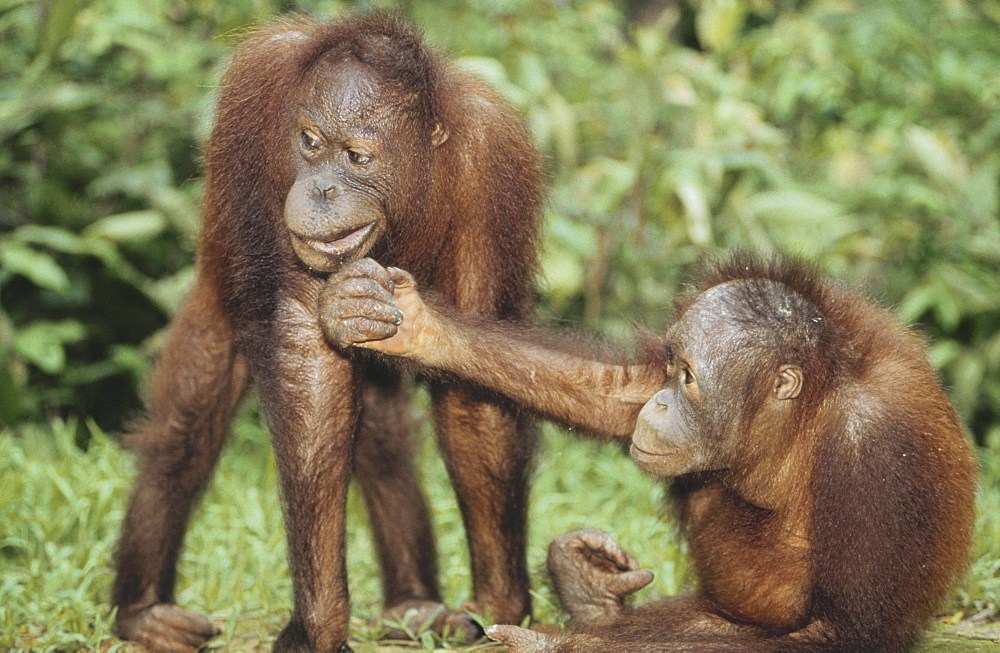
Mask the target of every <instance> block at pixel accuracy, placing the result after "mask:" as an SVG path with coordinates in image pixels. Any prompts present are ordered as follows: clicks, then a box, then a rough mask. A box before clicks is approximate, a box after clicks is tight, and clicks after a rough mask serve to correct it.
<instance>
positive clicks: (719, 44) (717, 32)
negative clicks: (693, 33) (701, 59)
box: [695, 0, 747, 52]
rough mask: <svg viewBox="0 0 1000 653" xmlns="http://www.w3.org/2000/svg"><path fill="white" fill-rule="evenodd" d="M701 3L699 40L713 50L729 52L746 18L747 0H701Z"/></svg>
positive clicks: (697, 21) (697, 24)
mask: <svg viewBox="0 0 1000 653" xmlns="http://www.w3.org/2000/svg"><path fill="white" fill-rule="evenodd" d="M699 4H700V6H699V7H698V16H697V19H696V22H695V25H696V26H697V30H698V41H699V42H701V43H702V44H703V45H704V46H706V47H707V48H709V49H711V50H716V51H719V52H728V51H729V50H731V49H732V48H733V46H734V45H735V42H736V37H737V35H738V34H739V31H740V29H742V27H743V22H744V21H745V20H746V14H747V9H746V2H745V0H701V2H700V3H699Z"/></svg>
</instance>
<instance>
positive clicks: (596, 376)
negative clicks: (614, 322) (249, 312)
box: [320, 259, 664, 440]
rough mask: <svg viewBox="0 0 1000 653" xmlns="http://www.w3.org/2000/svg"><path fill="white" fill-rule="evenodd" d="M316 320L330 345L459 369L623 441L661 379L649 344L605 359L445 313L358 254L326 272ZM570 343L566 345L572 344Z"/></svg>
mask: <svg viewBox="0 0 1000 653" xmlns="http://www.w3.org/2000/svg"><path fill="white" fill-rule="evenodd" d="M320 319H321V321H322V327H323V330H324V332H325V333H326V336H327V339H328V340H329V341H330V343H331V344H333V345H334V346H337V347H350V346H357V347H364V348H367V349H372V350H375V351H379V352H382V353H385V354H391V355H394V356H404V357H406V358H409V359H411V360H413V361H415V362H417V363H418V364H420V366H421V367H422V368H423V369H425V370H426V371H427V372H429V373H430V374H432V375H433V374H435V373H438V374H440V373H442V372H443V373H447V374H453V375H456V376H460V377H462V378H465V379H468V380H470V381H473V382H474V383H477V384H479V385H482V386H483V387H485V388H488V389H490V390H493V391H494V392H498V393H500V394H503V395H506V396H508V397H510V398H511V399H513V400H514V401H516V402H518V403H520V404H521V405H523V406H525V407H527V408H528V409H530V410H532V411H534V412H537V413H539V414H541V415H543V416H545V417H548V418H551V419H554V420H556V421H559V422H562V423H564V424H568V425H570V426H576V427H580V428H584V429H586V430H589V431H592V432H594V433H598V434H602V435H605V436H607V437H611V438H615V439H619V440H627V439H628V438H629V436H630V435H631V434H632V431H633V429H634V427H635V420H636V416H637V415H638V414H639V409H640V408H642V405H643V404H644V403H645V402H646V401H647V400H648V399H649V398H650V397H651V396H653V394H655V393H656V391H657V390H658V389H660V387H661V386H662V385H663V383H664V371H663V370H664V368H663V365H662V362H661V361H660V360H658V355H657V352H654V351H652V349H651V351H649V352H648V353H647V354H646V356H645V360H640V361H637V362H629V361H623V362H615V363H609V362H604V361H602V360H600V359H599V357H598V356H596V355H594V354H593V353H592V352H593V350H594V349H595V348H594V347H593V346H587V347H586V349H587V351H585V352H583V353H580V352H570V351H568V350H567V349H565V345H563V348H560V347H557V346H555V345H552V344H546V342H545V338H544V336H542V335H541V334H539V333H537V332H531V331H528V330H526V329H524V328H522V327H517V326H515V325H511V324H503V323H497V322H495V321H492V322H491V321H485V320H476V319H475V318H473V317H469V316H463V315H457V314H448V313H446V309H442V308H439V307H436V306H433V305H431V304H428V303H426V302H425V301H424V299H423V298H422V297H421V295H420V294H419V293H418V292H417V289H416V284H415V282H414V280H413V277H411V276H410V275H409V274H408V273H406V272H404V271H403V270H399V269H398V268H388V269H385V268H383V267H382V266H380V265H379V264H378V263H376V262H375V261H373V260H371V259H361V260H359V261H356V262H354V263H352V264H350V265H348V266H345V267H344V268H343V269H342V270H341V271H340V272H338V273H337V274H336V275H334V276H333V277H331V278H330V280H329V281H328V282H327V285H326V287H325V288H324V290H323V293H322V295H321V296H320ZM577 344H578V343H572V345H573V346H575V345H577Z"/></svg>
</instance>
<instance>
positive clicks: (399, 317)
mask: <svg viewBox="0 0 1000 653" xmlns="http://www.w3.org/2000/svg"><path fill="white" fill-rule="evenodd" d="M395 321H396V326H399V325H400V324H402V323H403V312H402V311H396V316H395Z"/></svg>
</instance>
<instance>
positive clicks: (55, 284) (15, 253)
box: [0, 242, 69, 292]
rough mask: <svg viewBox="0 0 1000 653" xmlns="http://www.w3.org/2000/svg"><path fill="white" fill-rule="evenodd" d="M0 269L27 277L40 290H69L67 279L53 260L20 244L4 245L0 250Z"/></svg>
mask: <svg viewBox="0 0 1000 653" xmlns="http://www.w3.org/2000/svg"><path fill="white" fill-rule="evenodd" d="M0 269H2V270H4V271H6V272H9V273H11V274H19V275H21V276H23V277H27V278H28V279H30V280H31V282H32V283H33V284H35V285H36V286H38V287H40V288H45V289H47V290H53V291H55V292H64V291H66V290H68V289H69V277H68V276H66V272H64V271H63V269H62V268H61V267H60V266H59V264H58V263H56V260H55V259H54V258H52V257H51V256H49V255H48V254H46V253H44V252H39V251H37V250H35V249H33V248H31V247H27V246H25V245H22V244H20V243H16V242H8V243H5V244H4V247H3V250H0Z"/></svg>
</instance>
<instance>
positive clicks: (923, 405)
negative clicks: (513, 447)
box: [320, 255, 976, 652]
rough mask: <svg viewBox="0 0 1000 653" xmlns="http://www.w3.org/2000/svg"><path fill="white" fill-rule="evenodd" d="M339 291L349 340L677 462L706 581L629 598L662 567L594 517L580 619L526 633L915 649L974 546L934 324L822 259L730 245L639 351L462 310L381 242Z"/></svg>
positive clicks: (623, 640)
mask: <svg viewBox="0 0 1000 653" xmlns="http://www.w3.org/2000/svg"><path fill="white" fill-rule="evenodd" d="M320 305H321V310H320V314H321V319H322V321H323V327H324V330H325V332H326V334H327V337H328V339H329V340H330V341H331V342H333V343H336V344H337V345H338V346H347V345H351V344H358V345H361V346H364V347H367V348H370V349H374V350H378V351H382V352H385V353H390V354H396V355H404V356H407V357H409V358H412V359H414V360H415V361H418V362H419V363H420V364H421V369H424V370H426V371H427V373H429V374H436V375H438V376H439V377H442V378H450V377H452V376H457V377H459V378H464V379H468V380H471V381H474V382H476V383H477V384H480V385H482V386H483V387H486V388H489V389H491V390H494V391H497V392H501V393H503V394H505V395H507V396H509V397H510V398H511V399H513V400H515V401H517V402H519V403H521V404H523V405H524V406H526V407H528V408H530V409H531V410H533V411H535V412H537V413H539V414H541V415H544V416H547V417H550V418H554V419H556V420H559V421H561V422H564V423H567V424H571V425H574V426H578V427H583V428H585V429H588V430H590V431H592V432H595V433H598V434H603V435H604V436H606V437H609V438H614V439H619V440H625V439H627V438H628V437H629V434H631V455H632V458H633V460H634V461H635V462H636V464H637V465H639V467H641V468H642V469H644V470H646V471H648V472H650V473H652V474H655V475H657V476H660V477H663V478H669V479H672V483H671V494H672V497H673V500H674V502H675V504H676V507H677V510H678V515H679V520H680V523H681V526H682V529H683V532H684V534H685V535H686V537H687V538H688V539H689V541H690V551H691V557H692V561H693V567H694V570H695V574H696V577H697V580H698V588H699V589H698V592H697V593H696V594H694V595H693V596H687V597H676V598H670V599H665V600H661V601H656V602H653V603H650V604H647V605H643V606H640V607H637V608H629V607H627V606H626V605H625V603H624V601H623V599H624V597H625V596H626V595H628V594H630V593H632V592H634V591H635V590H637V589H639V588H640V587H642V586H644V585H646V584H647V583H649V582H650V580H651V579H652V574H651V573H650V572H649V571H647V570H640V569H639V568H638V564H637V563H636V561H635V560H634V559H632V557H631V556H629V555H628V554H627V553H625V552H624V551H623V550H622V549H621V548H620V547H619V546H618V545H617V544H616V543H615V542H614V541H613V540H612V539H611V538H610V537H609V536H607V535H605V534H604V533H601V532H598V531H581V532H578V533H572V534H570V535H566V536H563V537H560V538H558V539H557V540H555V541H554V542H553V544H552V546H551V547H550V550H549V570H550V572H551V574H552V576H553V578H554V581H555V585H556V589H557V591H558V593H559V595H560V597H561V599H562V601H563V603H564V604H565V606H566V607H567V609H568V610H569V612H570V614H571V615H572V616H573V618H574V620H575V621H576V628H575V629H574V631H573V632H571V633H569V634H559V635H545V634H541V633H537V632H533V631H530V630H525V629H522V628H518V627H516V626H492V627H490V628H488V629H487V634H489V635H490V637H492V638H494V639H498V640H500V641H503V642H505V643H507V644H508V645H509V646H510V647H511V650H512V651H515V652H524V651H549V650H558V651H598V650H601V651H610V650H617V651H654V650H664V649H665V648H669V649H670V650H698V651H704V650H754V651H793V650H794V651H898V650H903V649H904V648H906V646H907V645H908V644H909V643H911V642H912V641H913V640H914V639H915V638H916V637H917V636H918V635H919V633H920V632H921V630H922V629H923V627H924V626H925V625H926V624H927V622H928V620H929V619H930V618H931V617H932V616H933V615H934V612H935V610H936V609H937V608H938V607H939V605H940V603H941V600H942V598H943V597H944V595H945V593H946V592H947V591H948V589H949V588H950V587H951V585H952V583H953V582H954V581H955V580H956V578H958V577H959V576H960V575H961V574H962V572H963V571H964V569H965V567H966V565H967V562H968V554H969V543H970V537H971V532H972V524H973V502H974V488H975V476H976V473H975V463H974V459H973V455H972V452H971V450H970V447H969V445H968V444H967V442H966V440H965V437H964V435H963V433H962V430H961V428H960V426H959V424H958V422H957V420H956V416H955V412H954V410H953V409H952V407H951V405H950V404H949V403H948V400H947V399H946V397H945V395H944V393H943V392H942V390H941V387H940V386H939V385H938V383H937V381H936V379H935V375H934V372H933V370H932V369H931V367H930V365H929V364H928V363H927V359H926V356H925V352H924V349H923V346H922V343H921V341H920V340H919V339H918V338H917V337H915V336H914V335H913V334H912V333H911V332H910V331H909V330H907V329H906V328H905V327H903V326H901V325H900V324H899V323H898V322H897V321H896V320H895V319H894V318H893V317H892V316H891V314H890V313H889V312H888V311H885V310H884V309H881V308H879V307H877V306H875V305H873V304H871V303H870V302H868V301H866V300H865V299H864V298H862V297H861V296H859V295H857V294H855V293H851V292H848V291H846V290H842V289H840V288H838V287H835V286H833V285H831V284H827V283H823V282H822V281H820V280H818V279H817V277H816V276H815V275H814V274H813V273H812V272H810V271H809V270H807V269H805V268H804V267H803V266H801V265H794V264H785V263H780V262H762V261H759V260H756V259H754V258H751V257H748V256H745V255H741V256H737V257H735V258H734V259H733V260H732V261H731V262H729V263H727V264H718V265H716V266H715V267H714V268H713V269H711V270H709V271H708V273H707V274H706V275H705V276H704V278H703V279H702V281H701V283H700V284H699V285H698V288H697V292H695V293H693V294H691V295H690V296H688V297H685V298H682V299H681V300H680V301H679V302H678V305H677V316H678V320H677V322H676V323H675V324H674V325H673V327H671V328H670V329H669V330H668V331H667V334H666V337H665V338H664V340H663V341H662V342H661V343H659V345H658V346H652V347H651V346H647V347H646V354H645V355H643V356H641V357H640V358H639V360H637V361H621V362H617V363H611V362H602V361H600V360H599V359H598V358H597V357H588V356H586V355H581V354H580V353H578V352H579V347H578V345H577V348H576V349H575V350H574V353H568V351H566V350H562V351H560V350H558V349H554V348H552V347H548V346H546V345H543V344H542V341H541V339H540V338H539V336H531V335H530V334H526V333H525V332H523V331H521V332H518V331H512V330H511V329H509V328H504V327H503V326H502V325H498V324H495V323H491V322H490V321H489V320H483V319H479V318H475V319H470V318H463V317H461V316H452V317H448V316H447V315H446V313H447V312H450V311H447V309H435V308H431V307H429V306H428V305H426V304H424V303H423V301H422V300H421V298H420V296H419V295H418V294H417V293H416V292H415V290H414V282H413V279H412V277H410V276H409V275H408V274H406V273H405V272H402V271H401V270H395V269H390V270H389V271H386V270H385V269H383V268H381V267H380V266H379V265H378V264H376V263H375V262H374V261H370V260H361V261H358V262H356V263H355V264H353V265H351V266H350V267H348V268H345V269H344V270H342V271H341V273H340V274H339V275H337V276H336V277H335V278H332V279H331V280H330V282H329V285H328V286H327V287H326V288H325V289H324V291H323V293H322V295H321V298H320ZM382 338H386V339H384V340H380V339H382ZM650 397H651V398H650ZM647 400H648V401H647ZM643 403H644V404H645V405H643ZM482 445H483V447H484V450H486V451H489V449H490V443H489V442H488V441H487V442H483V443H482Z"/></svg>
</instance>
